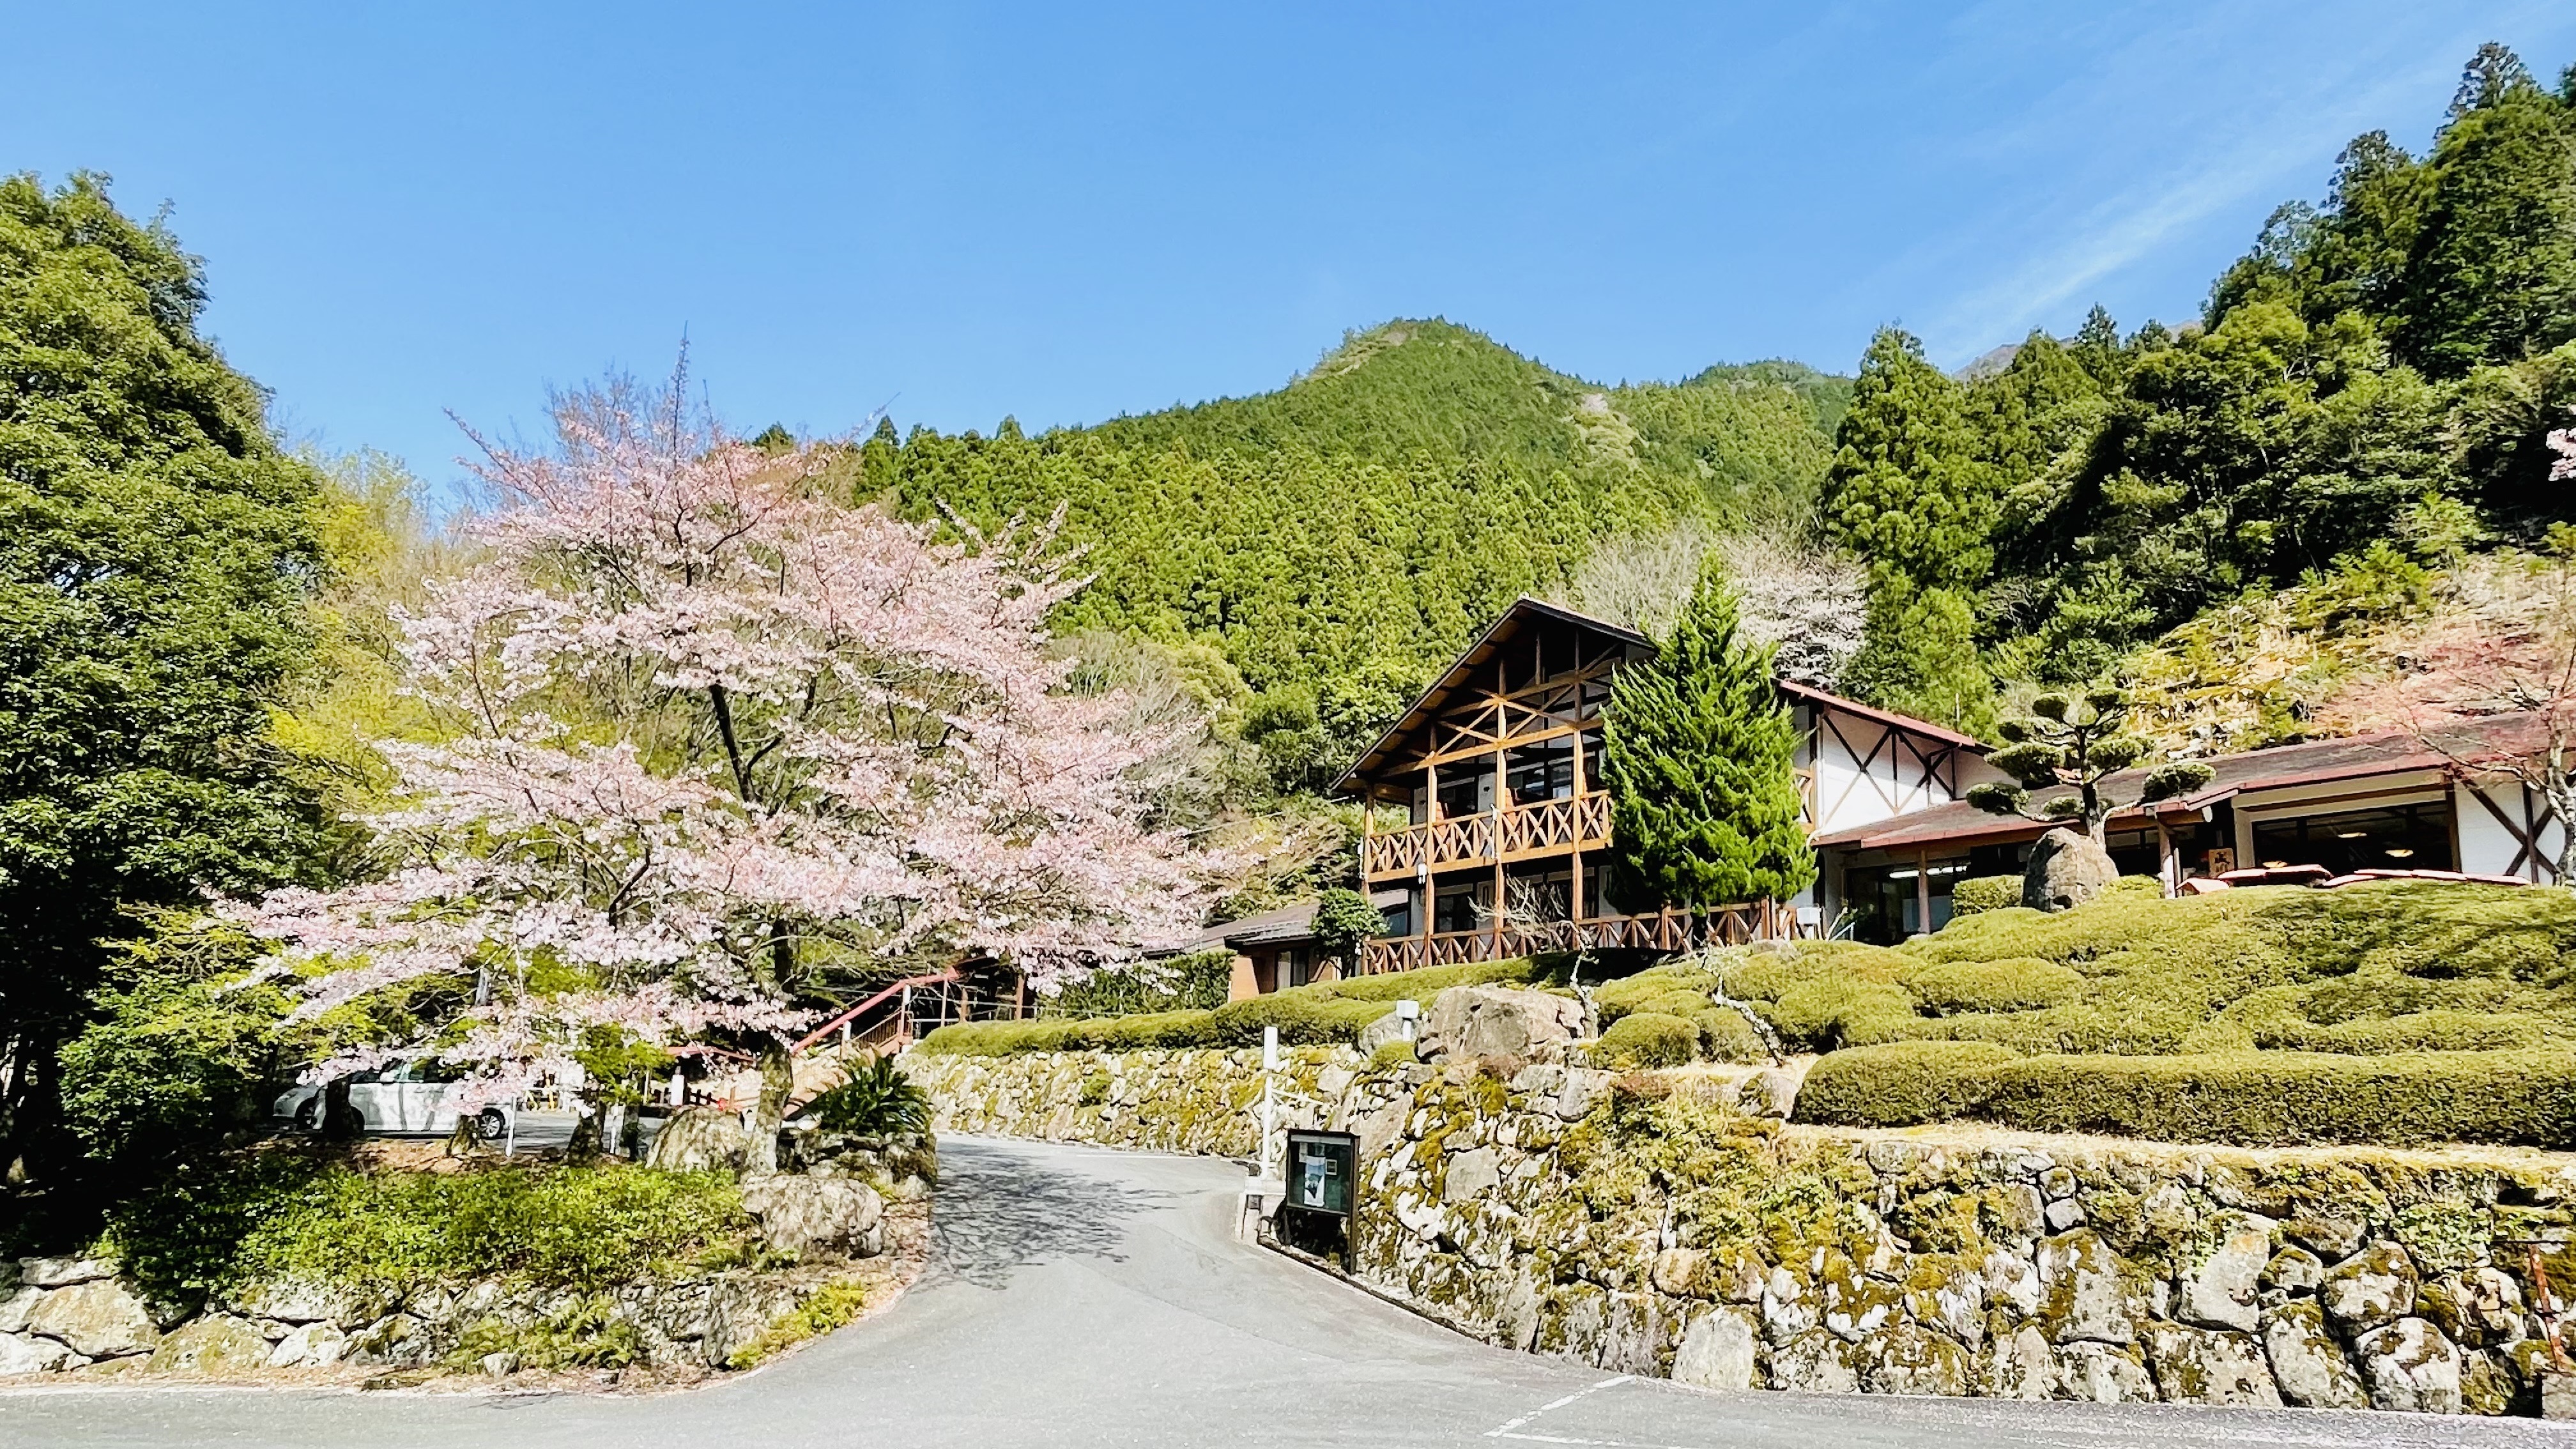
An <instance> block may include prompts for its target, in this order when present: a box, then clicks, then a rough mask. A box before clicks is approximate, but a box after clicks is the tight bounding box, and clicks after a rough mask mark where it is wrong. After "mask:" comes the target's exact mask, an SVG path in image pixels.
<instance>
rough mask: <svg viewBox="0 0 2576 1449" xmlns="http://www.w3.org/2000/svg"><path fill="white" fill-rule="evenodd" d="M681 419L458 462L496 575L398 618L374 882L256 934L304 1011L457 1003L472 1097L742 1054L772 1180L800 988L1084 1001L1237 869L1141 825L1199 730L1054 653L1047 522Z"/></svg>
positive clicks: (571, 431) (626, 423) (803, 991)
mask: <svg viewBox="0 0 2576 1449" xmlns="http://www.w3.org/2000/svg"><path fill="white" fill-rule="evenodd" d="M681 395H682V394H681V391H680V388H679V387H678V386H677V385H675V386H674V387H673V388H672V390H671V391H670V393H669V394H668V401H667V403H666V404H663V405H656V406H654V407H652V408H651V410H650V412H649V413H644V412H642V411H641V410H639V409H638V408H637V407H636V406H635V405H634V404H632V403H631V402H630V401H629V400H627V399H625V398H622V397H620V396H618V395H616V394H599V393H592V394H588V395H585V396H581V397H576V398H573V399H570V400H563V401H559V403H558V407H557V416H556V424H557V431H558V434H559V444H558V446H557V447H556V448H554V449H553V450H551V451H547V452H533V451H514V450H509V449H504V448H500V447H496V446H492V445H489V444H483V440H482V439H481V438H479V437H478V438H477V439H476V441H477V443H478V444H483V446H484V451H485V455H486V459H487V461H486V462H485V463H484V464H483V465H482V466H480V467H479V468H478V469H477V471H478V472H479V474H480V476H481V477H482V479H483V480H484V482H485V483H487V484H488V485H489V486H490V487H491V489H492V490H493V491H494V493H495V494H496V496H497V498H496V502H497V506H496V507H495V508H494V509H493V510H491V511H490V512H488V513H487V514H486V515H485V516H483V517H482V518H481V519H480V520H479V521H478V522H477V523H476V524H475V525H474V527H473V533H474V535H475V537H476V539H477V540H478V541H479V543H480V544H481V545H482V546H483V548H484V549H485V550H487V555H486V558H485V561H483V562H482V563H480V564H479V565H478V566H476V567H475V568H473V569H472V570H470V571H469V572H467V573H465V574H463V575H462V576H460V577H456V578H452V579H449V580H446V581H444V582H441V583H439V584H437V585H436V586H435V587H434V588H433V590H432V592H431V601H430V603H429V604H428V605H427V606H426V607H425V608H423V609H421V610H420V611H419V612H417V613H411V614H405V615H403V616H402V617H401V618H400V621H399V622H400V626H401V630H402V644H401V649H402V655H403V659H404V662H405V665H406V678H407V686H406V687H407V688H408V689H409V690H410V691H411V692H412V693H414V694H415V695H416V696H417V697H418V698H419V699H420V700H421V701H422V702H424V703H425V704H426V705H427V706H428V707H429V708H430V710H431V712H432V713H433V715H434V717H435V718H436V719H437V720H438V721H439V722H440V726H441V730H442V734H441V736H440V737H439V738H436V739H433V740H430V741H426V742H423V741H403V740H386V741H383V742H380V746H379V747H380V749H381V750H382V751H383V753H384V754H385V756H386V758H387V759H388V761H389V762H390V763H391V765H392V766H393V768H394V770H395V772H396V774H397V776H398V778H399V781H400V785H401V789H400V792H399V798H400V804H399V805H398V806H397V807H396V808H393V809H391V810H389V811H387V812H385V813H384V814H382V815H381V816H379V817H378V818H376V819H374V820H373V821H372V822H371V823H372V825H373V827H374V829H375V831H376V832H377V835H378V838H379V840H380V841H381V842H382V844H383V847H384V853H385V856H386V864H387V868H386V869H385V870H384V871H383V872H382V873H381V875H380V877H379V878H377V879H373V880H369V881H367V882H365V883H362V884H358V885H353V886H349V887H346V888H344V889H339V890H334V891H325V892H316V891H307V890H293V891H280V892H277V893H275V894H272V895H270V896H269V897H268V898H267V899H266V900H264V901H263V902H261V903H260V904H259V905H258V906H257V907H255V908H251V909H248V910H247V911H246V912H245V913H244V914H245V916H246V918H247V919H248V920H249V922H250V923H251V925H252V927H253V929H254V930H256V931H257V932H258V933H259V934H261V935H262V936H264V937H265V938H267V939H268V940H270V941H271V942H273V943H274V945H275V949H276V955H275V957H274V958H273V965H272V967H271V972H272V974H286V973H293V974H295V975H297V976H299V977H301V978H302V981H303V985H302V989H303V991H304V993H305V996H304V1001H303V1004H302V1007H301V1010H302V1012H303V1013H304V1014H306V1015H308V1016H310V1015H318V1014H320V1013H322V1012H326V1011H329V1010H331V1009H332V1008H334V1007H336V1006H339V1005H341V1004H342V1003H347V1002H352V1001H356V1000H358V999H359V998H362V997H366V996H369V995H370V994H372V993H380V992H386V991H389V990H396V989H399V990H404V991H407V992H408V991H416V990H417V989H418V988H419V987H420V986H421V985H422V984H423V983H425V982H434V981H440V980H443V981H445V982H447V983H449V984H450V986H451V988H452V999H455V1000H459V1001H468V1000H470V1001H471V1003H472V1004H471V1005H468V1006H464V1007H462V1008H461V1011H460V1012H459V1013H458V1014H457V1015H455V1016H454V1017H452V1018H451V1019H449V1020H447V1021H444V1022H440V1023H433V1024H432V1027H433V1031H434V1041H435V1045H436V1047H437V1049H438V1050H439V1051H440V1054H441V1055H442V1056H443V1057H444V1058H445V1059H446V1060H448V1061H450V1062H453V1063H458V1064H465V1065H470V1066H472V1067H473V1068H475V1069H476V1073H477V1075H476V1078H475V1082H474V1092H475V1094H476V1095H477V1096H478V1097H480V1098H482V1099H484V1100H489V1099H493V1098H498V1097H504V1096H508V1095H511V1094H514V1093H516V1092H518V1091H520V1090H523V1089H524V1088H525V1087H526V1086H527V1085H529V1084H530V1083H532V1082H533V1081H536V1080H538V1079H540V1078H542V1077H544V1076H546V1075H549V1074H554V1075H563V1074H567V1073H568V1072H569V1069H570V1068H571V1067H572V1066H573V1065H574V1063H575V1062H576V1060H577V1059H578V1057H579V1055H580V1054H581V1053H582V1052H584V1051H585V1050H595V1049H597V1047H598V1046H599V1044H600V1043H602V1042H617V1043H629V1044H633V1043H641V1044H647V1045H652V1046H657V1047H665V1048H667V1047H671V1046H676V1045H681V1044H685V1043H690V1042H706V1041H719V1042H726V1043H731V1044H734V1045H737V1046H742V1047H747V1048H749V1049H751V1050H752V1051H753V1052H754V1053H755V1055H756V1056H757V1057H758V1059H759V1061H760V1063H761V1075H762V1083H763V1089H762V1093H761V1098H760V1105H759V1109H758V1115H757V1117H756V1119H755V1130H754V1132H753V1134H752V1151H753V1154H754V1159H755V1162H756V1163H760V1164H762V1165H766V1164H767V1163H768V1161H769V1160H770V1158H771V1155H772V1154H773V1153H774V1148H775V1139H776V1131H775V1128H776V1125H777V1123H778V1121H779V1118H780V1116H781V1114H782V1112H783V1110H784V1107H785V1103H786V1099H787V1095H788V1092H789V1090H790V1082H791V1078H790V1071H789V1061H788V1055H787V1044H788V1043H789V1042H790V1041H791V1040H792V1039H793V1037H794V1035H795V1033H796V1030H797V1028H798V1027H799V1026H800V1025H803V1024H805V1023H808V1022H810V1020H811V1019H812V1017H813V1015H814V1013H813V1011H812V1010H811V1009H810V1008H811V1007H812V1006H813V1005H814V1004H815V1001H816V997H815V995H814V993H815V992H816V990H817V989H818V988H821V987H828V986H829V985H831V984H832V983H834V982H835V981H836V980H837V981H844V982H846V981H850V980H854V979H859V978H863V977H865V976H867V975H868V974H869V973H871V972H875V973H878V974H883V973H884V972H886V971H887V970H889V969H891V968H893V967H897V966H900V965H904V964H907V963H917V962H921V961H925V960H927V961H946V960H953V959H956V958H958V957H959V956H962V955H969V954H982V955H990V956H992V957H995V958H998V959H1000V960H1002V961H1004V962H1006V963H1008V964H1010V965H1012V966H1014V967H1017V968H1018V969H1020V970H1021V971H1023V972H1025V973H1026V974H1027V976H1028V977H1029V979H1030V980H1031V981H1032V983H1033V984H1035V985H1037V986H1039V987H1041V988H1047V987H1051V986H1054V985H1057V984H1059V983H1064V982H1069V981H1071V980H1075V979H1078V978H1079V977H1081V976H1082V975H1084V974H1085V973H1087V972H1088V971H1090V970H1092V969H1094V968H1096V967H1098V966H1101V965H1105V964H1109V963H1113V962H1117V961H1121V960H1125V959H1129V958H1132V957H1133V956H1135V955H1136V954H1137V953H1138V952H1139V951H1140V950H1141V949H1142V948H1144V947H1147V946H1149V945H1154V944H1158V943H1161V942H1165V941H1170V940H1174V939H1177V938H1179V937H1181V936H1182V935H1184V934H1186V933H1187V932H1188V931H1189V930H1190V929H1192V928H1194V927H1195V926H1196V924H1197V922H1198V920H1199V916H1200V912H1201V909H1202V907H1203V904H1204V902H1205V900H1206V899H1207V898H1208V895H1209V893H1210V890H1211V887H1212V886H1213V884H1214V883H1215V882H1216V881H1217V880H1218V879H1219V878H1221V877H1222V876H1223V875H1225V874H1226V873H1227V871H1228V870H1229V869H1230V867H1231V864H1232V863H1231V862H1230V861H1227V860H1224V859H1222V858H1220V857H1219V856H1218V854H1217V853H1215V852H1212V851H1208V850H1203V849H1200V848H1199V847H1198V846H1197V845H1196V844H1195V843H1194V842H1193V841H1192V840H1191V839H1189V838H1188V837H1186V836H1185V835H1184V834H1183V833H1182V832H1180V831H1177V830H1173V829H1168V828H1162V827H1160V826H1158V825H1157V824H1156V823H1155V822H1154V819H1153V817H1152V815H1151V811H1150V801H1149V798H1148V797H1149V794H1150V791H1151V786H1150V784H1149V783H1148V781H1147V780H1146V778H1145V777H1146V776H1147V774H1148V773H1149V772H1148V771H1147V770H1146V769H1145V768H1144V767H1145V766H1147V765H1148V764H1150V763H1151V762H1153V761H1155V760H1157V759H1159V758H1164V757H1167V756H1168V754H1169V753H1170V751H1171V749H1172V747H1173V745H1174V743H1175V737H1176V735H1177V734H1179V733H1182V732H1185V731H1187V730H1189V729H1194V728H1198V727H1199V726H1198V724H1197V722H1195V721H1171V720H1165V721H1161V722H1159V723H1152V724H1140V723H1139V722H1138V720H1137V717H1136V711H1134V710H1132V709H1131V708H1129V706H1128V703H1127V701H1125V700H1124V699H1123V698H1121V697H1120V696H1119V695H1118V694H1116V693H1115V692H1114V691H1111V692H1101V691H1098V690H1089V691H1085V690H1077V689H1073V688H1069V687H1068V680H1069V678H1070V676H1071V674H1072V671H1073V670H1074V669H1075V668H1076V664H1075V662H1074V661H1073V660H1070V659H1066V658H1061V657H1052V656H1051V652H1050V650H1049V648H1048V645H1049V636H1048V630H1047V623H1046V620H1047V617H1048V614H1049V611H1050V610H1052V609H1053V608H1054V607H1055V606H1056V605H1057V604H1058V603H1060V602H1062V601H1063V600H1064V599H1065V598H1067V597H1068V596H1070V595H1071V594H1072V593H1074V592H1075V591H1076V590H1077V589H1079V588H1080V587H1081V583H1082V581H1081V580H1080V579H1077V578H1074V577H1071V576H1069V575H1068V574H1067V573H1066V572H1065V571H1064V565H1063V562H1062V560H1060V559H1056V558H1053V557H1051V551H1050V548H1049V542H1050V537H1051V530H1038V531H1035V532H1028V531H1021V530H1010V531H1005V532H1003V533H1000V534H997V535H993V536H982V535H978V534H976V533H975V532H973V531H972V530H968V529H965V528H963V527H962V526H958V527H952V528H951V529H949V530H947V535H946V536H944V537H943V535H942V532H941V531H940V530H936V529H933V528H931V527H927V526H923V525H919V524H914V523H909V522H906V521H904V520H901V519H898V518H896V517H894V516H892V515H890V514H889V513H888V512H886V511H885V510H884V509H883V508H882V507H881V506H878V505H875V504H869V505H866V506H857V507H853V506H850V505H848V504H846V503H844V502H842V501H840V500H838V499H837V498H835V497H834V496H832V488H831V486H830V484H829V481H828V476H827V475H828V472H829V468H830V465H831V462H832V452H831V450H829V449H825V448H813V447H803V448H791V449H788V450H785V451H771V450H764V449H763V448H760V447H756V446H753V445H750V444H747V443H743V442H740V441H736V440H734V439H731V438H729V437H726V436H723V435H722V434H721V433H719V432H717V431H715V430H714V429H713V428H712V427H711V426H708V425H692V424H690V423H689V422H688V421H687V418H686V415H685V414H684V412H683V411H682V409H681V406H680V404H679V402H678V399H679V397H680V396H681ZM417 1045H419V1044H415V1047H417ZM385 1055H386V1053H385V1052H384V1051H382V1050H376V1051H353V1052H348V1053H344V1054H342V1055H341V1056H340V1057H339V1058H337V1059H335V1060H334V1062H332V1063H331V1064H329V1065H328V1066H327V1067H326V1069H325V1070H326V1073H329V1072H345V1071H348V1070H353V1069H357V1068H361V1067H364V1066H367V1065H371V1064H372V1063H373V1062H375V1061H378V1060H381V1059H382V1058H383V1057H384V1056H385Z"/></svg>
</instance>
